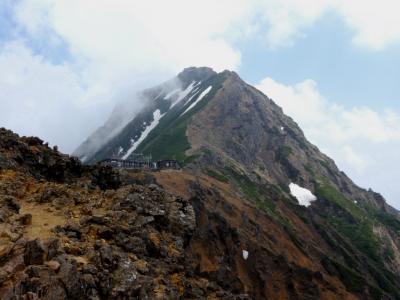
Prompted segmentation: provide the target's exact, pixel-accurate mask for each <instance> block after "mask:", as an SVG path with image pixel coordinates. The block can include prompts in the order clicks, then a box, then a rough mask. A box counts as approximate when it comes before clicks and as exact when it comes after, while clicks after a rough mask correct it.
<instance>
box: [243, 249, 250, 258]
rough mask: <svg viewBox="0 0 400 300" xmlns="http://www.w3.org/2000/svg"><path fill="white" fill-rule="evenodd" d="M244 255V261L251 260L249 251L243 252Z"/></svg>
mask: <svg viewBox="0 0 400 300" xmlns="http://www.w3.org/2000/svg"><path fill="white" fill-rule="evenodd" d="M242 255H243V259H244V260H247V259H248V258H249V251H247V250H243V251H242Z"/></svg>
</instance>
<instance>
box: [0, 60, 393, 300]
mask: <svg viewBox="0 0 400 300" xmlns="http://www.w3.org/2000/svg"><path fill="white" fill-rule="evenodd" d="M137 97H140V98H141V99H142V100H143V102H144V106H143V108H142V109H141V110H140V111H139V112H134V111H135V110H134V109H133V108H129V107H123V106H118V107H116V108H115V110H114V112H113V113H112V115H111V117H110V119H109V120H108V121H107V122H106V123H105V124H104V126H102V127H101V128H99V129H98V130H97V131H96V132H95V133H94V134H93V135H92V136H90V137H89V138H88V139H87V140H86V141H85V142H84V143H83V144H82V145H81V146H80V147H79V148H78V149H77V150H76V151H75V153H74V155H75V156H78V157H79V158H80V159H81V161H83V162H84V164H81V163H80V162H79V161H78V160H77V159H74V158H69V157H68V156H65V155H62V154H60V153H58V151H57V149H49V148H48V147H47V146H46V144H44V143H43V142H42V141H41V140H40V139H37V138H26V137H23V138H20V137H18V136H17V135H15V134H13V133H11V132H9V131H7V130H4V129H2V130H0V203H2V208H1V209H0V219H1V221H2V222H3V224H2V226H3V227H0V233H1V235H0V298H1V299H36V298H35V297H37V298H43V299H232V300H234V299H400V292H399V291H400V289H399V288H400V214H399V212H398V211H397V210H396V209H394V208H392V207H391V206H390V205H388V204H387V203H386V201H385V199H384V198H383V197H382V196H381V195H380V194H378V193H375V192H373V191H371V190H364V189H362V188H360V187H358V186H357V185H356V184H354V183H353V182H352V181H351V179H349V178H348V177H347V176H346V174H344V173H343V172H341V171H340V170H339V169H338V168H337V166H336V165H335V163H334V161H333V160H332V159H330V158H329V157H327V156H326V155H324V154H323V153H321V152H320V151H319V150H318V148H317V147H316V146H314V145H312V144H311V143H309V142H308V141H307V139H306V138H305V136H304V134H303V132H302V130H301V129H300V128H299V127H298V125H297V124H296V123H295V122H294V121H293V120H292V119H291V118H290V117H288V116H286V115H285V114H284V113H283V112H282V109H281V108H280V107H279V106H277V105H276V104H275V103H274V102H273V100H272V99H270V98H268V96H266V95H264V94H263V93H261V92H260V91H258V90H257V89H255V88H254V87H252V86H250V85H248V84H246V83H245V82H244V81H243V80H241V79H240V77H239V76H238V75H237V74H236V73H234V72H231V71H224V72H221V73H216V72H214V71H213V70H212V69H210V68H205V67H203V68H187V69H185V70H183V71H182V72H181V73H180V74H178V75H177V77H175V78H173V79H171V80H169V81H167V82H165V83H164V84H161V85H159V86H156V87H154V88H150V89H147V90H144V91H143V92H141V93H140V94H139V95H137ZM135 153H136V154H137V153H142V154H145V155H151V156H152V157H153V159H154V160H162V159H175V160H178V161H179V162H180V165H181V166H182V169H181V170H172V169H169V170H168V169H167V170H153V171H149V170H121V169H112V168H110V167H106V166H102V165H99V164H97V162H100V161H101V160H103V159H107V158H119V159H123V160H130V159H132V157H133V155H134V154H135Z"/></svg>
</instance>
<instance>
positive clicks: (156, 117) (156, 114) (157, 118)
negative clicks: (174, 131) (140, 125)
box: [122, 109, 165, 159]
mask: <svg viewBox="0 0 400 300" xmlns="http://www.w3.org/2000/svg"><path fill="white" fill-rule="evenodd" d="M164 115H165V114H161V111H160V110H159V109H157V110H156V111H155V112H153V122H151V123H150V125H149V126H147V127H146V128H145V129H144V130H143V132H142V134H141V135H140V137H139V138H138V140H137V141H136V142H133V143H132V146H131V147H130V148H129V150H128V151H127V152H126V154H125V155H124V156H123V157H122V159H127V158H128V157H129V156H130V155H131V154H132V153H133V151H135V150H136V148H137V147H138V146H139V145H140V143H141V142H143V141H144V139H145V138H146V137H147V136H148V135H149V133H150V132H151V131H152V130H153V129H154V128H155V127H156V126H157V125H158V123H160V119H161V118H162V117H163V116H164ZM131 142H132V140H131Z"/></svg>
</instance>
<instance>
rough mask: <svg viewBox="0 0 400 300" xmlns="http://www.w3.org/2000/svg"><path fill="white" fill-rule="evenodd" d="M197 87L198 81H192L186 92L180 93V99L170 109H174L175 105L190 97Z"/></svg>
mask: <svg viewBox="0 0 400 300" xmlns="http://www.w3.org/2000/svg"><path fill="white" fill-rule="evenodd" d="M196 85H197V84H196V81H192V83H191V84H189V85H188V87H187V88H186V89H185V90H184V91H181V92H179V95H178V99H176V100H175V101H174V102H173V103H172V104H171V107H170V108H173V107H174V106H175V105H177V104H178V103H179V102H181V101H182V99H184V98H186V96H187V95H189V94H190V93H191V92H192V91H193V89H194V87H195V86H196ZM164 99H165V98H164Z"/></svg>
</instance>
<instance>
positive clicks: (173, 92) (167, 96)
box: [164, 88, 181, 100]
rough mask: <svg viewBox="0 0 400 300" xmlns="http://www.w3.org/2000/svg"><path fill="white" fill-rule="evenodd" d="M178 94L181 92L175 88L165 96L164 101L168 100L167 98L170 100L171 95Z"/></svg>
mask: <svg viewBox="0 0 400 300" xmlns="http://www.w3.org/2000/svg"><path fill="white" fill-rule="evenodd" d="M178 92H181V89H180V88H176V89H174V90H172V91H171V92H169V93H168V94H167V95H165V97H164V99H165V100H168V99H169V98H171V97H172V96H173V95H175V94H176V93H178Z"/></svg>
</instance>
